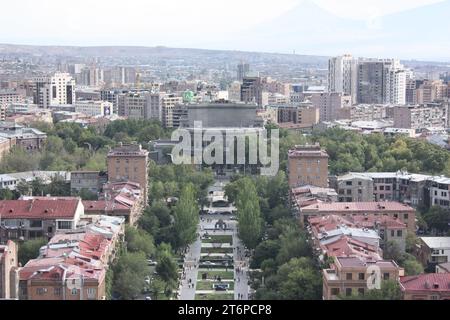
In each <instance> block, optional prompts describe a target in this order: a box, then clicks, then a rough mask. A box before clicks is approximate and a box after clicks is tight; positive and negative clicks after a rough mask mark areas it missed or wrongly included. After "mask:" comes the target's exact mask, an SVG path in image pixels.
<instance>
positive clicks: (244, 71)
mask: <svg viewBox="0 0 450 320" xmlns="http://www.w3.org/2000/svg"><path fill="white" fill-rule="evenodd" d="M249 72H250V65H249V64H248V63H244V62H241V63H239V64H238V65H237V75H236V78H237V80H238V81H242V80H244V78H245V77H246V76H247V75H248V73H249Z"/></svg>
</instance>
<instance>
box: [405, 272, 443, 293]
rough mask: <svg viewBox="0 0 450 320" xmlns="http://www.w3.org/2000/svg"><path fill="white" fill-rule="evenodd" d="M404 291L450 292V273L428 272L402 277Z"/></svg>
mask: <svg viewBox="0 0 450 320" xmlns="http://www.w3.org/2000/svg"><path fill="white" fill-rule="evenodd" d="M400 286H401V288H402V290H403V291H432V292H433V291H435V292H440V291H441V292H442V291H445V292H450V273H427V274H421V275H418V276H406V277H400Z"/></svg>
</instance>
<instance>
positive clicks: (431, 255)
mask: <svg viewBox="0 0 450 320" xmlns="http://www.w3.org/2000/svg"><path fill="white" fill-rule="evenodd" d="M419 239H420V243H419V245H420V249H419V252H418V256H419V260H420V261H421V262H422V264H423V265H424V266H425V267H426V269H427V270H429V271H430V272H434V270H435V269H436V266H437V265H438V264H441V263H446V262H450V237H420V238H419Z"/></svg>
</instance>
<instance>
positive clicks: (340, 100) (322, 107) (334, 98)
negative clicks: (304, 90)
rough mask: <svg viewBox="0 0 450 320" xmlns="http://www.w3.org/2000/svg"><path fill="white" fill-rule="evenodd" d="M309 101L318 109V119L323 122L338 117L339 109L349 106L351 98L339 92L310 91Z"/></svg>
mask: <svg viewBox="0 0 450 320" xmlns="http://www.w3.org/2000/svg"><path fill="white" fill-rule="evenodd" d="M311 103H312V106H313V107H314V108H317V109H319V114H320V121H321V122H323V121H333V120H337V119H338V118H340V116H339V112H340V110H341V109H342V108H347V107H350V106H351V104H352V99H351V96H344V95H343V94H342V93H339V92H325V93H312V94H311Z"/></svg>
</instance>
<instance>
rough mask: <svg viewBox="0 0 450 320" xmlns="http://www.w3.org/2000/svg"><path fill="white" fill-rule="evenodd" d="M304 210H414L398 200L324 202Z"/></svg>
mask: <svg viewBox="0 0 450 320" xmlns="http://www.w3.org/2000/svg"><path fill="white" fill-rule="evenodd" d="M302 211H319V212H330V213H332V212H344V211H347V212H361V213H364V212H371V211H379V212H383V211H414V209H413V208H412V207H410V206H408V205H406V204H403V203H400V202H396V201H384V202H331V203H328V202H322V203H317V204H313V205H310V206H307V207H304V208H302Z"/></svg>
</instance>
